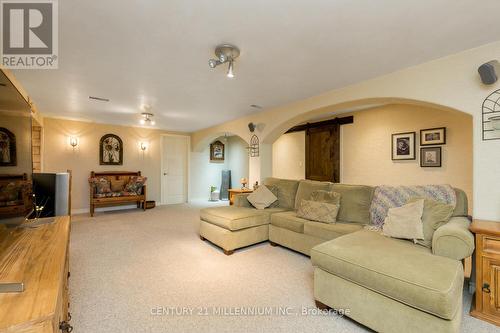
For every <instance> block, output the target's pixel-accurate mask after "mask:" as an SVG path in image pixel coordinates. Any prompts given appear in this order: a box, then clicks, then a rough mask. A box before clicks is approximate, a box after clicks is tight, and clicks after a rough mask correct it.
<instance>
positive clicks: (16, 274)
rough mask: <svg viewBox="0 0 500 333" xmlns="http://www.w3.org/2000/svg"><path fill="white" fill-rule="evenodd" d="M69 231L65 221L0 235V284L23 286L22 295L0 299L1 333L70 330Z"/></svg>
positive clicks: (61, 218)
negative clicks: (13, 283)
mask: <svg viewBox="0 0 500 333" xmlns="http://www.w3.org/2000/svg"><path fill="white" fill-rule="evenodd" d="M69 232H70V217H69V216H64V217H57V218H55V221H54V222H52V223H48V224H42V225H40V226H37V227H36V228H25V229H17V230H2V234H1V235H0V241H1V243H0V283H5V282H23V283H24V291H23V292H18V293H1V294H0V333H7V332H9V333H11V332H17V333H28V332H29V333H55V332H70V331H71V329H70V326H69V323H68V322H69V320H70V316H69V312H68V310H69V298H68V295H69V294H68V290H69V288H68V279H69V256H68V245H69ZM7 233H8V234H7Z"/></svg>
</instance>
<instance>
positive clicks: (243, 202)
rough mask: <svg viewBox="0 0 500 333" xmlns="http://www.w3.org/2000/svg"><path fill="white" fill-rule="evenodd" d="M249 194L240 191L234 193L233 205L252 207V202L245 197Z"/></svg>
mask: <svg viewBox="0 0 500 333" xmlns="http://www.w3.org/2000/svg"><path fill="white" fill-rule="evenodd" d="M249 195H250V193H242V194H236V195H234V197H233V202H234V203H233V205H234V206H235V207H253V206H252V204H251V203H250V202H249V201H248V199H247V197H248V196H249Z"/></svg>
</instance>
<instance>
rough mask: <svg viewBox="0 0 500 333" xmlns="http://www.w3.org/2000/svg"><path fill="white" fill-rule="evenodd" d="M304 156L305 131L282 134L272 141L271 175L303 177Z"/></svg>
mask: <svg viewBox="0 0 500 333" xmlns="http://www.w3.org/2000/svg"><path fill="white" fill-rule="evenodd" d="M305 157H306V141H305V132H294V133H289V134H283V135H282V136H280V137H279V138H278V140H276V141H275V142H274V143H273V177H278V178H285V179H304V178H305V177H306V166H305Z"/></svg>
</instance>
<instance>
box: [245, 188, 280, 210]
mask: <svg viewBox="0 0 500 333" xmlns="http://www.w3.org/2000/svg"><path fill="white" fill-rule="evenodd" d="M247 200H248V202H250V203H251V204H252V206H254V207H255V208H257V209H264V208H266V207H269V206H270V205H271V204H272V203H273V202H275V201H277V200H278V197H277V196H275V195H274V194H273V192H271V191H270V190H269V189H268V188H267V186H265V185H262V186H259V187H258V188H257V189H256V190H255V191H254V192H253V193H251V194H250V195H249V196H248V197H247Z"/></svg>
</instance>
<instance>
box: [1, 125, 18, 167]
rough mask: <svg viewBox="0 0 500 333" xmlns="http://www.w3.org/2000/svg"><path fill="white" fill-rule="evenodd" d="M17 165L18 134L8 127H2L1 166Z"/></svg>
mask: <svg viewBox="0 0 500 333" xmlns="http://www.w3.org/2000/svg"><path fill="white" fill-rule="evenodd" d="M16 165H17V155H16V136H15V135H14V133H12V132H11V131H9V130H8V129H6V128H4V127H0V167H1V166H16Z"/></svg>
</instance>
